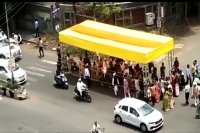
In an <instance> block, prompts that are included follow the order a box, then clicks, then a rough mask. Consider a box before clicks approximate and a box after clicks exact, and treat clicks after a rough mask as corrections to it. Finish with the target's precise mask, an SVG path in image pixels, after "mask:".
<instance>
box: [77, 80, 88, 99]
mask: <svg viewBox="0 0 200 133" xmlns="http://www.w3.org/2000/svg"><path fill="white" fill-rule="evenodd" d="M76 87H77V90H78V91H79V93H80V97H82V92H83V91H84V90H85V87H86V86H85V84H84V83H83V82H82V81H81V78H79V79H78V82H77V84H76Z"/></svg>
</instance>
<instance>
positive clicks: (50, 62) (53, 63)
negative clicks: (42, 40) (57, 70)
mask: <svg viewBox="0 0 200 133" xmlns="http://www.w3.org/2000/svg"><path fill="white" fill-rule="evenodd" d="M41 61H42V62H45V63H49V64H52V65H56V64H57V62H54V61H48V60H41Z"/></svg>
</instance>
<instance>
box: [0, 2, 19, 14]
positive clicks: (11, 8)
mask: <svg viewBox="0 0 200 133" xmlns="http://www.w3.org/2000/svg"><path fill="white" fill-rule="evenodd" d="M17 4H18V2H17V3H15V4H14V5H12V7H10V8H9V9H8V10H7V13H8V14H9V12H10V10H11V11H12V10H13V7H15V6H16V5H17ZM5 14H6V13H5V12H4V13H3V14H1V16H0V18H2V17H3V18H4V17H5Z"/></svg>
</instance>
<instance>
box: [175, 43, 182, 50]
mask: <svg viewBox="0 0 200 133" xmlns="http://www.w3.org/2000/svg"><path fill="white" fill-rule="evenodd" d="M183 46H184V45H183V44H175V45H174V48H175V49H182V48H183Z"/></svg>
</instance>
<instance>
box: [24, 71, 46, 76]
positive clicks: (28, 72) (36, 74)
mask: <svg viewBox="0 0 200 133" xmlns="http://www.w3.org/2000/svg"><path fill="white" fill-rule="evenodd" d="M25 72H26V73H27V74H30V75H35V76H40V77H44V76H45V75H44V74H40V73H36V72H31V71H28V70H25Z"/></svg>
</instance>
